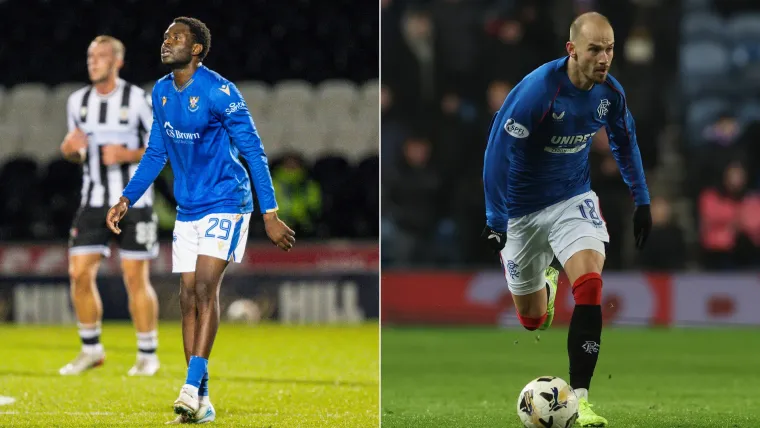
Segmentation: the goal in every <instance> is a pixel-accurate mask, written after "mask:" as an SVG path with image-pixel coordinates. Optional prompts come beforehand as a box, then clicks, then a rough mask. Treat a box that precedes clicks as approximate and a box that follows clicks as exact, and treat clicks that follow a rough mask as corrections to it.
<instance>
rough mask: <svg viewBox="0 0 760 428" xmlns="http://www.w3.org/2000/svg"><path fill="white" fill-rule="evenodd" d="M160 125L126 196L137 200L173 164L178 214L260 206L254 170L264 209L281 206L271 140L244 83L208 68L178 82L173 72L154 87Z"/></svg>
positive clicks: (188, 217) (187, 217) (196, 215)
mask: <svg viewBox="0 0 760 428" xmlns="http://www.w3.org/2000/svg"><path fill="white" fill-rule="evenodd" d="M152 99H153V127H152V128H151V131H150V138H149V141H148V147H147V149H146V150H145V154H144V155H143V158H142V160H141V161H140V164H139V165H138V167H137V171H135V174H134V176H133V177H132V179H131V180H130V181H129V184H127V187H126V188H125V189H124V192H123V195H124V196H125V197H127V198H128V199H129V200H130V202H132V203H134V202H135V201H137V200H138V199H139V198H140V196H141V195H142V194H143V193H144V192H145V190H146V189H147V188H148V186H149V185H150V184H151V183H153V181H154V180H155V179H156V177H157V176H158V174H159V173H160V172H161V170H162V169H163V167H164V165H165V164H166V161H167V159H168V160H169V161H170V162H171V167H172V171H173V172H174V196H175V198H176V199H177V220H180V221H192V220H198V219H201V218H203V217H204V216H206V215H208V214H217V213H218V214H222V213H231V214H242V213H249V212H252V211H253V198H252V192H251V186H250V179H249V177H248V172H247V171H246V169H245V167H244V166H243V165H242V163H241V162H240V160H239V159H238V155H242V156H243V158H244V159H245V160H246V162H247V163H248V166H249V168H250V170H251V174H252V175H253V184H254V187H255V188H256V195H257V197H258V201H259V206H260V207H261V211H262V213H267V212H272V211H275V210H276V209H277V202H276V200H275V195H274V188H273V186H272V178H271V176H270V174H269V164H268V161H267V156H266V153H264V146H263V145H262V143H261V139H260V138H259V134H258V132H257V131H256V126H255V125H254V123H253V119H252V118H251V115H250V113H249V112H248V107H247V106H246V103H245V100H244V99H243V96H242V95H241V94H240V92H239V91H238V89H237V87H235V85H234V84H233V83H232V82H230V81H229V80H227V79H225V78H223V77H222V76H220V75H219V74H218V73H216V72H214V71H212V70H209V69H208V68H206V67H205V66H200V67H198V70H196V72H195V73H194V74H193V76H192V78H191V79H190V80H188V81H187V83H186V84H185V85H184V86H183V87H181V88H178V87H177V86H176V84H175V83H174V76H173V74H168V75H166V76H164V77H163V78H161V79H160V80H158V82H157V83H156V85H155V86H154V87H153V95H152Z"/></svg>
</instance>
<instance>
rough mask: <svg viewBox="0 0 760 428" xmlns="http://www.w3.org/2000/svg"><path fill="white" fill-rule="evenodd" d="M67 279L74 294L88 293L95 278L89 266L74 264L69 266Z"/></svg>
mask: <svg viewBox="0 0 760 428" xmlns="http://www.w3.org/2000/svg"><path fill="white" fill-rule="evenodd" d="M69 279H70V281H71V288H72V291H73V292H74V293H76V294H83V293H90V292H91V291H92V284H93V281H94V279H95V277H94V273H93V272H92V269H91V268H90V267H89V266H81V265H75V266H70V267H69Z"/></svg>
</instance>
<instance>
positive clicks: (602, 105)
mask: <svg viewBox="0 0 760 428" xmlns="http://www.w3.org/2000/svg"><path fill="white" fill-rule="evenodd" d="M609 106H610V100H608V99H607V98H602V100H601V101H599V107H597V108H596V114H598V115H599V119H601V118H603V117H604V116H607V112H608V111H609V109H608V107H609Z"/></svg>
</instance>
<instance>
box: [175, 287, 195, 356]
mask: <svg viewBox="0 0 760 428" xmlns="http://www.w3.org/2000/svg"><path fill="white" fill-rule="evenodd" d="M179 308H180V311H181V312H182V345H183V348H184V350H185V364H190V355H192V354H193V343H195V324H196V322H197V319H198V310H197V308H196V306H195V272H185V273H183V274H182V275H181V276H180V280H179Z"/></svg>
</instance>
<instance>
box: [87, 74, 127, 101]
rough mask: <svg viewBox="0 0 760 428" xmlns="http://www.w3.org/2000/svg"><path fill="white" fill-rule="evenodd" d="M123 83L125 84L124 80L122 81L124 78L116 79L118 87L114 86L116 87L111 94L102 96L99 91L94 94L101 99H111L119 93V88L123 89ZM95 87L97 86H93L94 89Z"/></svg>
mask: <svg viewBox="0 0 760 428" xmlns="http://www.w3.org/2000/svg"><path fill="white" fill-rule="evenodd" d="M122 83H124V79H122V78H117V79H116V86H114V87H113V89H112V90H111V92H109V93H107V94H101V93H100V92H98V91H94V92H95V95H97V96H98V97H100V98H110V97H111V95H113V94H115V93H116V92H118V91H119V88H121V85H122ZM94 87H95V85H93V89H94Z"/></svg>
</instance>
